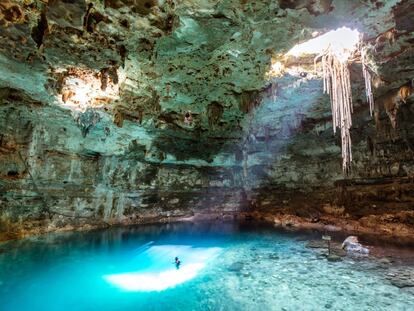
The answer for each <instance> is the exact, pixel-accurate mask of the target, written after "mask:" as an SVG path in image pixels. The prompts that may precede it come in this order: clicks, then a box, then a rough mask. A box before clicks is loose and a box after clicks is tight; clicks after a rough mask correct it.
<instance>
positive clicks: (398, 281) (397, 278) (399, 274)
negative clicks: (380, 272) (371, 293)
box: [386, 267, 414, 288]
mask: <svg viewBox="0 0 414 311" xmlns="http://www.w3.org/2000/svg"><path fill="white" fill-rule="evenodd" d="M386 278H387V279H388V280H389V281H390V283H391V284H392V285H394V286H396V287H398V288H405V287H414V269H413V268H409V267H400V268H397V269H393V270H392V271H391V272H389V273H387V276H386Z"/></svg>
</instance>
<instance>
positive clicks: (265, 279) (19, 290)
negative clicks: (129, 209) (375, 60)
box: [0, 223, 414, 311]
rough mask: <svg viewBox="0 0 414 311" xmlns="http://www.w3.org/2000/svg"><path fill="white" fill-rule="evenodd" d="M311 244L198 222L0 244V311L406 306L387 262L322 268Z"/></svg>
mask: <svg viewBox="0 0 414 311" xmlns="http://www.w3.org/2000/svg"><path fill="white" fill-rule="evenodd" d="M311 238H318V239H320V234H319V233H318V234H315V235H314V236H312V235H309V234H303V233H286V232H280V231H275V230H273V229H271V228H268V229H260V228H250V227H247V228H246V227H240V225H238V224H222V223H221V224H220V223H205V224H197V225H194V224H173V225H171V224H170V225H162V226H143V227H139V228H136V227H130V228H115V229H110V230H105V231H95V232H88V233H66V234H52V235H46V236H42V237H37V238H30V239H25V240H21V241H14V242H8V243H3V244H0V310H1V311H22V310H24V311H26V310H30V311H32V310H34V311H36V310H46V311H49V310H82V311H83V310H127V311H129V310H163V311H164V310H180V311H183V310H197V311H198V310H325V309H326V310H328V309H331V310H375V311H376V310H387V311H388V310H414V296H413V293H414V291H413V289H412V288H398V287H395V286H393V285H392V284H391V283H390V282H389V280H387V278H386V274H387V273H389V269H390V266H389V265H383V264H381V263H379V262H378V261H377V260H373V259H370V258H365V259H355V258H345V259H344V260H343V261H340V262H328V261H327V260H326V258H324V257H323V256H321V255H320V253H319V251H317V250H314V249H309V248H307V247H306V244H307V242H308V240H309V239H311ZM175 256H178V257H179V258H180V260H181V262H182V265H181V267H180V269H178V270H177V269H176V267H175V265H174V257H175ZM407 268H409V269H412V268H413V267H407Z"/></svg>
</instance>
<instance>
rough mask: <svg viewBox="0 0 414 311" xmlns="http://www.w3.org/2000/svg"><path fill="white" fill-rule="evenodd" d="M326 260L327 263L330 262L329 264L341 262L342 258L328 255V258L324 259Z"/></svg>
mask: <svg viewBox="0 0 414 311" xmlns="http://www.w3.org/2000/svg"><path fill="white" fill-rule="evenodd" d="M326 259H327V260H328V261H330V262H338V261H341V260H342V258H341V257H340V256H338V255H335V254H330V255H328V256H327V257H326Z"/></svg>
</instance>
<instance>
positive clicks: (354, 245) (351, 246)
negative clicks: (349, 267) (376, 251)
mask: <svg viewBox="0 0 414 311" xmlns="http://www.w3.org/2000/svg"><path fill="white" fill-rule="evenodd" d="M342 248H343V249H344V250H346V251H347V252H348V253H353V254H363V255H367V254H369V249H368V248H366V247H363V246H362V244H360V243H359V242H358V237H356V236H353V235H351V236H349V237H347V238H346V239H345V241H344V242H343V243H342Z"/></svg>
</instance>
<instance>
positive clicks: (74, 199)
mask: <svg viewBox="0 0 414 311" xmlns="http://www.w3.org/2000/svg"><path fill="white" fill-rule="evenodd" d="M413 9H414V2H413V1H410V0H403V1H398V0H395V1H375V2H361V1H339V0H335V1H322V0H320V1H267V0H263V1H255V2H249V1H230V0H225V1H212V0H209V1H197V0H196V1H188V0H182V1H174V0H165V1H164V0H158V1H155V0H154V1H152V0H143V1H141V0H116V1H112V0H111V1H110V0H106V1H85V0H76V1H63V0H54V1H38V0H24V1H23V0H21V1H19V0H7V1H3V2H2V3H1V4H0V37H1V39H2V44H0V72H1V75H0V231H1V232H2V236H6V237H15V236H20V235H21V234H25V233H28V232H39V231H47V230H57V229H64V228H74V227H89V226H103V225H108V224H119V223H124V224H127V223H139V222H142V221H148V220H152V221H161V220H168V219H173V218H180V217H190V216H193V215H195V214H205V215H222V214H233V213H237V212H240V211H259V212H263V213H283V214H287V215H294V216H295V217H296V216H297V217H304V218H309V219H314V220H315V221H318V219H319V218H320V215H321V214H325V215H326V214H327V215H332V217H335V218H337V219H342V220H344V219H345V220H346V219H349V221H358V222H359V224H361V225H362V226H366V227H372V228H376V227H378V224H381V226H382V227H381V228H382V229H383V230H385V231H387V230H388V233H392V234H398V232H400V233H403V234H404V235H412V234H413V225H414V216H413V213H414V211H413V207H414V187H413V176H414V156H413V155H414V151H413V150H414V128H413V127H414V125H413V122H412V120H413V116H414V110H413V109H414V106H413V105H412V102H413V96H408V97H407V98H406V101H405V103H404V104H401V106H400V107H399V109H398V110H395V109H394V110H395V111H394V112H395V118H396V120H395V122H396V126H395V128H394V127H393V126H392V124H391V121H390V119H389V116H388V115H387V114H386V111H385V110H381V111H380V114H379V119H380V123H379V124H380V125H381V126H377V127H376V126H375V122H374V120H373V118H372V117H371V116H370V114H369V109H368V105H367V103H366V99H365V94H364V89H363V87H364V82H363V79H362V74H361V68H360V65H359V64H358V63H356V64H354V65H353V66H352V67H351V74H352V81H353V85H352V87H353V95H354V125H353V128H352V133H351V134H352V142H353V154H354V160H353V164H352V170H351V173H350V175H349V176H346V177H344V176H343V173H342V171H341V155H340V154H341V151H340V141H339V139H340V138H339V136H338V135H337V136H334V135H333V133H332V122H331V112H330V103H329V98H328V97H327V96H325V95H323V94H322V80H321V76H320V75H319V74H315V73H314V70H313V60H311V61H307V60H304V61H299V60H293V61H292V60H290V61H288V62H286V63H284V64H283V65H284V67H285V68H284V71H283V72H281V74H278V75H273V74H272V70H273V68H274V67H272V65H273V64H275V62H276V61H278V60H280V59H281V58H280V56H281V55H283V54H284V53H286V52H287V51H288V50H289V49H290V48H292V47H293V46H294V45H295V44H297V43H299V42H303V41H305V40H307V39H310V38H311V37H312V35H313V34H315V33H324V32H326V31H328V30H332V29H336V28H339V27H342V26H348V27H351V28H357V29H359V31H360V32H362V33H364V42H365V43H366V44H367V45H369V46H371V47H372V51H371V54H370V55H372V60H371V61H372V63H373V64H375V69H376V71H377V73H378V81H376V82H377V83H376V84H375V83H374V84H375V85H376V86H377V88H376V89H375V90H374V95H375V97H376V98H375V99H376V100H381V98H383V97H384V96H387V94H388V93H389V92H393V91H395V90H399V89H400V88H401V86H403V85H406V84H407V83H408V82H410V81H411V80H412V79H413V78H414V74H413V72H414V61H413V59H414V54H413V42H414V41H413V40H414V35H413V32H412V30H413V29H412V23H410V21H411V20H412V19H413V18H414V17H413V13H411V12H414V10H413ZM186 116H187V117H186ZM188 116H191V118H189V117H188Z"/></svg>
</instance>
